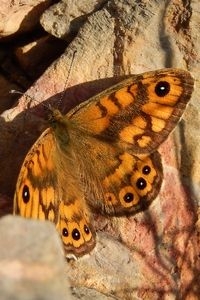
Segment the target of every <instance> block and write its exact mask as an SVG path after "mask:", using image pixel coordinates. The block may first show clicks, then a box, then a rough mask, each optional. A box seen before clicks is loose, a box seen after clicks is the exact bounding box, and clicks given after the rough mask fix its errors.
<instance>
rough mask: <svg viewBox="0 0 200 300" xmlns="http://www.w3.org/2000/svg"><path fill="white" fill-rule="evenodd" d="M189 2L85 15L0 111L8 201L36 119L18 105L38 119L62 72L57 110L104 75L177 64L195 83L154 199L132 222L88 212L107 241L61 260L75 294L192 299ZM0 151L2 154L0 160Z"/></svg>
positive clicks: (195, 16) (199, 157) (198, 154)
mask: <svg viewBox="0 0 200 300" xmlns="http://www.w3.org/2000/svg"><path fill="white" fill-rule="evenodd" d="M198 5H199V3H198V1H197V0H196V1H179V0H177V1H168V2H167V3H166V1H140V2H139V4H138V1H136V2H134V1H126V2H125V1H117V0H116V1H107V2H106V3H105V5H102V7H101V8H100V9H99V10H98V11H96V12H95V13H91V14H90V16H87V17H88V18H87V19H86V20H85V23H84V25H82V26H81V28H80V30H79V32H78V34H77V36H76V37H75V38H74V39H73V41H72V42H71V43H70V45H69V46H68V47H67V49H66V52H65V53H64V54H63V55H62V56H61V57H60V59H59V60H57V61H55V62H54V63H53V64H52V65H51V66H50V67H49V69H48V70H47V71H46V72H45V73H44V75H43V76H42V77H41V78H40V79H39V80H38V81H37V82H36V84H35V85H34V86H33V87H32V88H31V89H30V90H29V91H28V92H27V94H28V95H30V96H31V97H32V99H31V100H30V99H29V98H28V97H27V96H26V95H25V96H24V97H23V98H22V99H21V101H20V103H19V105H18V106H17V107H16V108H14V109H12V110H9V111H6V112H4V114H3V115H2V120H1V122H2V123H0V125H1V124H2V126H1V127H0V132H1V133H0V134H1V136H6V142H5V139H3V138H2V140H1V144H0V150H1V148H2V149H3V151H4V152H3V151H0V155H1V153H4V156H2V155H1V156H0V157H1V165H3V164H4V165H3V166H4V167H1V168H0V169H3V170H5V161H4V160H3V159H2V157H8V158H7V161H6V166H7V169H8V170H6V172H5V171H4V173H3V175H4V176H0V178H1V188H2V193H4V194H7V195H10V196H11V195H12V192H13V190H14V184H15V180H16V175H17V172H18V170H19V167H20V163H21V161H22V160H23V155H24V153H25V152H26V151H27V150H28V148H29V147H30V145H31V144H32V143H33V141H34V139H35V138H36V136H37V135H38V132H39V131H40V130H41V128H40V125H41V124H42V123H40V122H39V120H38V119H36V120H35V122H34V119H33V120H32V121H31V120H30V118H29V117H28V118H25V116H26V114H24V113H23V111H24V109H25V107H30V108H31V107H33V106H35V108H34V109H33V108H32V109H30V111H31V112H32V111H34V112H37V114H38V115H39V116H41V115H42V112H43V111H44V107H43V106H39V105H38V104H39V102H42V101H44V100H46V101H47V100H50V101H51V102H52V103H56V102H57V100H58V99H60V93H61V92H62V90H63V89H64V88H65V85H66V78H68V76H69V78H68V81H67V87H68V88H67V91H66V94H65V99H64V102H63V110H64V111H67V110H68V109H69V108H70V107H72V106H74V105H75V104H77V103H79V102H80V101H83V100H85V99H87V98H88V97H89V96H91V95H93V94H95V93H96V92H98V91H100V90H102V89H104V88H105V87H106V86H109V85H110V84H111V81H112V80H108V79H105V78H108V77H112V76H114V75H115V76H118V77H119V76H120V75H124V74H130V73H139V72H144V71H147V70H153V69H158V68H163V67H179V68H187V69H189V70H190V71H191V73H192V75H193V76H194V78H195V79H196V86H195V91H194V94H193V97H192V100H191V103H190V105H189V106H188V108H187V110H186V113H185V114H184V119H183V121H182V122H181V124H180V125H179V126H178V128H177V129H176V130H175V132H174V134H173V135H172V136H171V137H170V138H169V139H168V140H167V141H166V142H165V143H164V144H163V145H162V147H161V148H160V152H161V154H162V157H163V163H164V183H163V186H162V189H161V192H160V195H159V197H158V198H157V199H156V200H155V201H154V202H153V204H152V205H151V207H150V208H149V209H148V211H146V212H144V213H140V214H138V215H136V216H134V217H130V218H125V217H124V218H109V219H106V218H103V217H100V216H98V220H97V221H96V227H97V229H99V230H101V231H107V233H108V235H105V233H102V234H98V242H97V247H96V248H95V250H94V251H93V252H92V253H91V254H90V255H88V256H86V257H84V258H82V259H80V260H78V261H76V262H71V263H70V270H69V272H68V274H69V276H70V279H71V282H72V286H73V287H80V286H81V287H82V288H83V290H82V292H81V293H86V296H85V297H87V289H93V290H96V291H98V292H101V293H103V294H104V295H106V296H107V297H108V296H115V297H117V298H118V299H161V298H165V299H176V298H177V297H178V298H180V299H187V300H188V299H198V297H199V288H198V286H199V284H200V283H199V273H200V263H199V238H198V236H199V225H198V224H199V222H197V219H198V214H197V211H198V210H197V208H198V206H199V202H200V198H199V195H200V193H199V186H200V185H199V183H200V173H199V163H200V149H199V147H200V146H199V145H200V143H199V139H200V135H199V122H200V116H199V111H200V104H199V98H200V84H199V82H200V80H199V76H200V74H199V70H200V65H199V63H200V52H199V49H200V45H199V43H200V33H199V25H200V15H199V12H198ZM75 50H76V53H75V56H74V51H75ZM72 61H73V63H72ZM71 63H72V66H71ZM103 78H104V79H103ZM100 79H101V80H100ZM33 99H36V101H34V100H33ZM38 106H39V107H38ZM22 121H23V122H22ZM33 124H34V125H33ZM11 126H12V130H11ZM33 128H34V129H35V131H36V132H33ZM25 130H26V134H25ZM37 130H38V131H37ZM16 132H17V133H18V136H17V138H16V137H15V136H16ZM5 145H6V147H5ZM13 149H20V150H19V151H18V152H19V154H16V153H14V154H13V155H12V151H11V150H13ZM21 149H22V150H23V152H22V151H21ZM6 151H7V152H8V151H9V153H10V154H9V155H6V153H7V152H6ZM9 160H10V161H9ZM8 166H9V168H8ZM9 170H10V173H9ZM8 182H9V183H8ZM8 184H9V185H8ZM117 239H118V241H117ZM119 241H120V242H119ZM122 244H123V245H122ZM77 297H79V296H78V293H77Z"/></svg>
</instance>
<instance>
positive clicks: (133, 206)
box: [68, 69, 194, 215]
mask: <svg viewBox="0 0 200 300" xmlns="http://www.w3.org/2000/svg"><path fill="white" fill-rule="evenodd" d="M193 83H194V81H193V79H192V77H191V75H190V74H189V73H188V72H187V71H183V70H177V69H164V70H160V71H154V72H149V73H144V74H141V75H137V76H131V77H130V78H128V79H126V80H124V81H123V82H121V83H119V84H117V85H116V86H114V87H112V88H110V89H108V90H106V91H105V92H103V93H101V94H100V95H98V96H96V97H95V98H93V99H90V100H89V101H87V102H86V103H83V104H82V105H80V106H79V107H77V108H75V109H74V110H73V111H72V112H70V114H69V115H68V116H69V118H70V119H71V121H72V123H74V126H75V127H76V130H75V131H74V132H76V133H75V134H74V137H73V141H76V140H77V141H78V143H77V144H76V143H74V147H75V148H76V152H77V153H78V152H80V153H81V156H82V158H81V157H77V159H78V160H81V159H82V161H85V162H86V163H85V165H84V166H83V172H82V173H83V174H84V176H83V178H84V180H83V181H84V185H85V195H86V199H87V201H88V203H89V204H90V206H91V207H92V208H93V209H95V210H97V211H101V212H104V213H106V214H111V215H123V214H129V213H135V212H138V211H139V210H142V209H144V208H146V207H147V206H148V205H149V204H150V203H151V202H152V200H153V199H154V198H155V197H156V196H157V194H158V192H159V190H160V187H161V183H162V177H163V172H162V163H161V160H160V155H159V153H158V152H157V151H156V149H157V148H158V147H159V145H160V144H161V143H162V142H163V141H164V140H165V139H166V138H167V136H168V135H169V133H170V132H171V131H172V130H173V129H174V127H175V126H176V124H177V123H178V121H179V120H180V118H181V116H182V114H183V112H184V109H185V107H186V105H187V103H188V101H189V99H190V97H191V94H192V91H193ZM77 129H78V130H77ZM78 131H79V133H78V135H77V136H76V134H77V132H78ZM77 155H78V154H77ZM84 170H85V172H84ZM97 174H98V176H97ZM96 186H98V190H97V189H95V187H96Z"/></svg>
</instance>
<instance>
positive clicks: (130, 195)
mask: <svg viewBox="0 0 200 300" xmlns="http://www.w3.org/2000/svg"><path fill="white" fill-rule="evenodd" d="M133 199H134V195H133V193H126V194H125V195H124V201H125V202H126V203H130V202H132V201H133Z"/></svg>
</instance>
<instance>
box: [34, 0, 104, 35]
mask: <svg viewBox="0 0 200 300" xmlns="http://www.w3.org/2000/svg"><path fill="white" fill-rule="evenodd" d="M105 2H107V1H105V0H89V1H88V0H85V1H81V0H75V1H73V0H70V1H69V0H63V1H59V3H57V4H55V5H52V6H51V7H50V8H49V9H47V10H46V11H45V12H44V13H43V15H42V17H41V19H40V22H41V25H42V26H43V27H44V29H45V30H46V31H47V32H49V33H50V34H52V35H54V36H55V37H58V38H63V39H68V38H69V35H71V34H74V33H76V32H77V31H78V30H79V28H80V26H81V25H82V24H83V23H84V22H85V21H86V20H87V17H88V16H89V15H90V14H91V13H93V12H95V11H96V10H98V9H99V8H100V7H101V6H103V3H105Z"/></svg>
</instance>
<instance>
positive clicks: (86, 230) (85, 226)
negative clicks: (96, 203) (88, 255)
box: [84, 225, 90, 234]
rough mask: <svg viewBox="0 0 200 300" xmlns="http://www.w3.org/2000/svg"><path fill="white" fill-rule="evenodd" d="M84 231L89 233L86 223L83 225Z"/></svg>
mask: <svg viewBox="0 0 200 300" xmlns="http://www.w3.org/2000/svg"><path fill="white" fill-rule="evenodd" d="M84 231H85V233H86V234H89V233H90V229H89V228H88V226H87V225H84Z"/></svg>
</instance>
